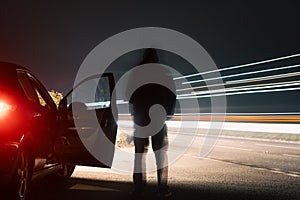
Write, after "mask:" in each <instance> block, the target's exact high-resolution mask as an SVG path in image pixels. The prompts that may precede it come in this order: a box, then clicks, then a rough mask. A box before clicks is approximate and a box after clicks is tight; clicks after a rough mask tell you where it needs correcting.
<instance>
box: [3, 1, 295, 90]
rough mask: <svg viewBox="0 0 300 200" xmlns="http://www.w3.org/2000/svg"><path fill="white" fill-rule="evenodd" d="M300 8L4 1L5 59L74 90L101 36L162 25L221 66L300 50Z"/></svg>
mask: <svg viewBox="0 0 300 200" xmlns="http://www.w3.org/2000/svg"><path fill="white" fill-rule="evenodd" d="M202 2H203V3H202ZM299 9H300V3H299V1H296V0H286V1H280V2H279V1H278V2H277V1H257V3H255V1H251V3H248V2H247V3H246V1H245V2H241V1H235V2H234V1H219V2H218V1H207V2H206V3H205V2H204V1H201V3H199V2H197V1H182V2H181V3H178V2H177V1H161V2H160V1H138V3H137V2H133V1H128V2H125V1H120V2H117V1H101V3H100V1H99V2H97V3H96V1H95V2H92V1H82V2H79V3H78V2H73V1H69V2H64V3H62V2H60V1H57V2H56V3H41V2H39V1H36V2H35V1H26V2H23V1H22V2H20V3H19V2H18V3H14V1H12V3H11V1H7V3H4V1H1V3H0V27H1V30H0V60H1V61H11V62H15V63H18V64H21V65H24V66H26V67H27V68H29V69H30V70H31V71H33V72H34V74H36V76H37V77H38V78H39V79H41V81H42V82H43V83H44V84H45V86H46V87H47V89H55V90H57V91H61V92H63V93H66V92H68V91H69V90H70V89H71V87H72V85H73V81H74V78H75V76H76V73H77V70H78V68H79V67H80V65H81V62H82V61H83V59H84V58H85V56H86V55H87V54H88V53H89V52H90V51H91V50H92V49H93V48H94V47H95V46H97V45H98V44H99V43H100V42H102V41H104V40H105V39H107V38H108V37H110V36H112V35H114V34H117V33H119V32H121V31H125V30H128V29H132V28H137V27H147V26H155V27H165V28H170V29H174V30H177V31H180V32H182V33H184V34H186V35H188V36H190V37H192V38H193V39H195V40H196V41H198V42H199V43H200V44H201V45H202V46H203V47H204V48H205V49H206V50H207V51H208V53H209V54H210V55H211V57H212V58H213V59H214V61H215V63H216V64H217V66H218V67H219V68H222V67H228V66H232V65H237V64H243V63H249V62H254V61H259V60H265V59H269V58H275V57H280V56H285V55H291V54H296V53H299V52H300V26H299V24H300V23H299V21H300V16H299ZM299 61H300V60H299V59H298V60H292V61H291V63H292V64H295V63H300V62H299ZM281 64H285V63H281ZM288 64H290V63H288Z"/></svg>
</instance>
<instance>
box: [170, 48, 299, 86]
mask: <svg viewBox="0 0 300 200" xmlns="http://www.w3.org/2000/svg"><path fill="white" fill-rule="evenodd" d="M295 57H300V54H293V55H289V56H283V57H278V58H273V59H268V60H264V61H258V62H253V63H248V64H242V65H236V66H231V67H227V68H223V69H219V70H211V71H206V72H202V73H196V74H190V75H186V76H181V77H176V78H174V80H179V79H184V78H190V77H194V76H200V75H204V74H210V73H214V72H222V71H227V70H233V69H240V68H243V67H249V66H254V65H260V64H265V63H270V62H274V61H280V60H285V59H289V58H295Z"/></svg>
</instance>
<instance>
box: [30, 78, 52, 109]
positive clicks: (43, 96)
mask: <svg viewBox="0 0 300 200" xmlns="http://www.w3.org/2000/svg"><path fill="white" fill-rule="evenodd" d="M27 75H28V76H29V79H30V81H31V83H32V85H33V87H34V91H35V93H36V96H37V97H38V103H39V104H40V105H41V106H42V107H45V108H48V109H55V107H56V105H55V104H54V102H53V100H52V98H51V97H50V95H49V93H48V91H47V90H46V89H45V88H44V87H43V86H42V84H41V83H40V82H39V81H38V80H37V79H36V78H35V77H34V76H32V75H31V74H29V73H27Z"/></svg>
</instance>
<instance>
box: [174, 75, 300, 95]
mask: <svg viewBox="0 0 300 200" xmlns="http://www.w3.org/2000/svg"><path fill="white" fill-rule="evenodd" d="M299 75H300V72H294V73H285V74H278V75H272V76H262V77H257V78H249V79H240V80H234V81H226V83H223V84H211V85H208V86H206V85H204V86H196V87H190V88H183V89H178V90H176V91H177V92H182V91H187V90H194V89H201V88H207V87H217V86H222V85H233V84H240V83H251V82H258V81H266V80H274V79H280V78H288V77H293V76H299Z"/></svg>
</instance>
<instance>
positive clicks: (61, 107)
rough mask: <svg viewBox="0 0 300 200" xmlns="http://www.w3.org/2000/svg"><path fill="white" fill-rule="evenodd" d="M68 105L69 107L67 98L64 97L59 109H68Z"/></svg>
mask: <svg viewBox="0 0 300 200" xmlns="http://www.w3.org/2000/svg"><path fill="white" fill-rule="evenodd" d="M67 107H68V104H67V99H66V98H63V99H62V100H61V101H60V102H59V105H58V110H66V109H67Z"/></svg>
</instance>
